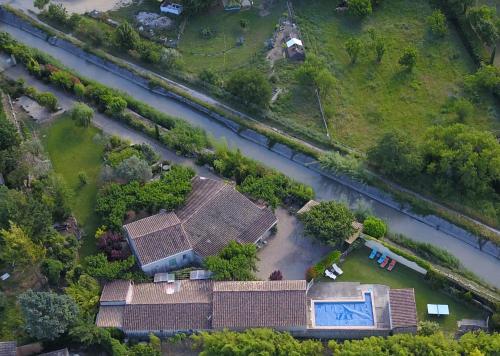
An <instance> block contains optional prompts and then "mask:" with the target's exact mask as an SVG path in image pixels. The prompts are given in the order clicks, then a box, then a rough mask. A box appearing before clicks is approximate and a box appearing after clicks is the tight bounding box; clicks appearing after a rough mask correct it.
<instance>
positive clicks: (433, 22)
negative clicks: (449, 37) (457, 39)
mask: <svg viewBox="0 0 500 356" xmlns="http://www.w3.org/2000/svg"><path fill="white" fill-rule="evenodd" d="M427 23H428V24H429V27H430V28H431V32H432V33H433V34H434V35H435V36H437V37H443V36H444V35H445V34H446V31H447V30H448V28H447V26H446V17H445V16H444V14H443V13H442V12H441V10H434V12H433V13H432V14H431V15H430V16H429V17H427Z"/></svg>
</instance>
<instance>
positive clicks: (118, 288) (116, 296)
mask: <svg viewBox="0 0 500 356" xmlns="http://www.w3.org/2000/svg"><path fill="white" fill-rule="evenodd" d="M130 287H131V283H130V281H121V280H118V281H113V282H109V283H106V285H105V286H104V288H103V290H102V294H101V299H100V300H101V302H125V301H126V299H127V295H128V293H129V291H130Z"/></svg>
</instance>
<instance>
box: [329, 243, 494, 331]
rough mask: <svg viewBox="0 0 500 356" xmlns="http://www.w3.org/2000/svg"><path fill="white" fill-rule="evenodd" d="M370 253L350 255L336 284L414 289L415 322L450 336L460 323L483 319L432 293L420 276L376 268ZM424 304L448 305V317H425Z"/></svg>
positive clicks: (480, 312)
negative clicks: (426, 323)
mask: <svg viewBox="0 0 500 356" xmlns="http://www.w3.org/2000/svg"><path fill="white" fill-rule="evenodd" d="M369 254H370V250H369V249H368V248H366V247H362V248H359V249H357V250H355V251H353V252H352V253H351V254H349V256H348V257H347V258H346V261H345V262H344V263H343V264H342V270H343V271H344V274H343V275H342V276H341V277H339V281H340V282H348V281H355V282H361V283H375V284H385V285H388V286H390V287H391V288H414V289H415V298H416V302H417V312H418V319H419V320H432V321H436V322H438V323H439V324H440V325H441V328H442V329H443V331H445V332H450V333H452V332H453V331H454V330H455V329H456V327H457V321H458V320H460V319H464V318H468V319H484V318H486V313H485V312H484V311H483V310H482V309H479V308H477V307H475V306H473V305H470V304H466V303H464V302H462V301H459V300H457V299H455V298H452V297H451V296H449V295H447V294H444V293H443V292H440V291H439V290H436V289H434V288H433V287H432V286H431V285H430V284H429V283H428V282H427V281H426V280H425V279H424V277H423V276H422V275H420V274H419V273H417V272H415V271H413V270H411V269H409V268H407V267H405V266H402V265H399V264H398V265H396V267H395V268H394V270H392V272H388V271H387V270H384V269H382V268H380V267H379V266H378V265H377V263H376V262H375V261H373V260H370V259H369V258H368V255H369ZM427 304H448V306H449V308H450V315H448V316H443V317H431V316H428V315H427Z"/></svg>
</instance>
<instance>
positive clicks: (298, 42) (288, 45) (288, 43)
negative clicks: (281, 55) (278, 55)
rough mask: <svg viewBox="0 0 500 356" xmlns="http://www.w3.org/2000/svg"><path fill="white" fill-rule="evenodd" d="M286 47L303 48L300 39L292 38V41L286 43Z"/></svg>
mask: <svg viewBox="0 0 500 356" xmlns="http://www.w3.org/2000/svg"><path fill="white" fill-rule="evenodd" d="M286 46H287V47H288V48H290V47H292V46H300V47H302V41H301V40H299V39H298V38H295V37H294V38H291V39H290V40H288V41H287V43H286Z"/></svg>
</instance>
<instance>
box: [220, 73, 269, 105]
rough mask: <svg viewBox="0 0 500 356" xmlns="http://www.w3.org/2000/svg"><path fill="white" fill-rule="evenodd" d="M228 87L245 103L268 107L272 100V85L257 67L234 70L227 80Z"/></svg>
mask: <svg viewBox="0 0 500 356" xmlns="http://www.w3.org/2000/svg"><path fill="white" fill-rule="evenodd" d="M226 89H227V90H228V91H229V92H230V93H231V94H233V95H234V96H237V97H238V98H240V99H241V100H242V101H243V102H244V103H245V104H253V105H256V106H259V107H261V108H265V107H267V106H268V105H269V100H271V85H270V84H269V82H268V80H267V79H266V77H265V76H264V75H263V74H262V73H261V72H260V71H258V70H256V69H249V70H248V69H247V70H239V71H236V72H234V73H233V74H232V75H231V77H230V78H229V80H228V82H227V85H226Z"/></svg>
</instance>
